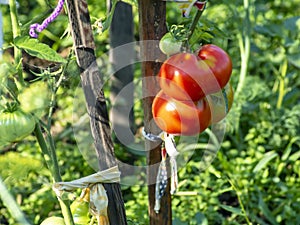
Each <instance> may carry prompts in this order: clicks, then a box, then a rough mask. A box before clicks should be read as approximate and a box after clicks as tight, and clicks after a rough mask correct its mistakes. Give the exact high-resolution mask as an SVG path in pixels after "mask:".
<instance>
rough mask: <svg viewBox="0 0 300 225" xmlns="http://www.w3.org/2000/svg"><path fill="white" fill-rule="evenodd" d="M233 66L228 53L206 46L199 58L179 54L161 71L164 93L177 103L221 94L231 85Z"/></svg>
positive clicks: (159, 75) (169, 59) (165, 63)
mask: <svg viewBox="0 0 300 225" xmlns="http://www.w3.org/2000/svg"><path fill="white" fill-rule="evenodd" d="M231 70H232V64H231V60H230V58H229V56H228V55H227V53H226V52H225V51H223V50H222V49H221V48H219V47H217V46H215V45H205V46H203V47H202V48H201V49H200V51H199V52H198V55H195V54H191V53H178V54H176V55H173V56H171V57H170V58H168V59H167V60H166V61H165V62H164V63H163V64H162V66H161V69H160V71H159V74H158V77H159V80H158V82H159V84H160V87H161V89H162V90H163V91H164V92H165V93H166V94H167V95H169V96H170V97H172V98H175V99H177V100H183V101H185V100H192V101H198V100H199V99H201V98H203V97H204V96H205V95H208V94H211V93H215V92H218V91H219V90H221V89H222V88H223V87H224V86H225V85H226V83H227V82H228V81H229V78H230V75H231Z"/></svg>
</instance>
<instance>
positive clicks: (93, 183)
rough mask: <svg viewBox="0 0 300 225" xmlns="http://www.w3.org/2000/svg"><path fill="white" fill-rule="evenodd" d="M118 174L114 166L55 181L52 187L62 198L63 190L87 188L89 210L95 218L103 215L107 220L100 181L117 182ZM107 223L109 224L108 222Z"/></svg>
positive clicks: (105, 203) (105, 199)
mask: <svg viewBox="0 0 300 225" xmlns="http://www.w3.org/2000/svg"><path fill="white" fill-rule="evenodd" d="M120 174H121V173H120V171H119V169H118V166H114V167H112V168H109V169H107V170H104V171H100V172H97V173H94V174H92V175H89V176H86V177H83V178H80V179H77V180H73V181H69V182H57V183H55V184H53V187H52V188H53V190H54V192H55V194H56V196H57V197H58V198H62V195H63V194H64V192H73V191H75V190H76V189H78V188H80V189H86V188H89V189H90V193H89V196H90V199H89V202H90V212H91V213H92V215H93V216H95V217H96V218H103V217H105V218H106V220H107V221H108V216H107V206H108V197H107V194H106V191H105V189H104V187H103V185H102V183H118V182H120ZM107 225H109V222H108V223H107Z"/></svg>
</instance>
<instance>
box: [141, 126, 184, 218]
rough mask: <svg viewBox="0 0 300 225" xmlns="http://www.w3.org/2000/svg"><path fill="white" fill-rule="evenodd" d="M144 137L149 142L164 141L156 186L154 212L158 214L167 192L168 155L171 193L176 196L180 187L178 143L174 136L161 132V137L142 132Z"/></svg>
mask: <svg viewBox="0 0 300 225" xmlns="http://www.w3.org/2000/svg"><path fill="white" fill-rule="evenodd" d="M142 134H143V136H144V137H145V138H146V139H147V140H149V141H159V140H160V141H163V142H162V144H161V162H160V165H159V168H158V172H157V176H156V186H155V206H154V211H155V212H156V213H158V212H159V210H160V201H161V198H162V197H163V195H164V194H165V192H166V188H167V184H168V172H167V165H166V159H167V155H168V156H169V157H170V171H171V190H170V193H171V194H174V193H175V192H176V190H177V186H178V174H177V172H178V171H177V162H176V157H177V155H178V154H179V152H178V151H177V149H176V143H175V141H174V135H171V134H168V133H166V132H161V133H160V134H159V135H154V134H151V133H147V132H146V131H145V130H143V131H142Z"/></svg>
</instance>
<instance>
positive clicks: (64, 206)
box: [35, 122, 74, 225]
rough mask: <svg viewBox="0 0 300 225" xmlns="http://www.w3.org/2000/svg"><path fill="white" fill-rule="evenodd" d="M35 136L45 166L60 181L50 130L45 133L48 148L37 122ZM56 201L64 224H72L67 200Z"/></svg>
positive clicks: (56, 180) (55, 179)
mask: <svg viewBox="0 0 300 225" xmlns="http://www.w3.org/2000/svg"><path fill="white" fill-rule="evenodd" d="M35 136H36V138H37V141H38V143H39V145H40V148H41V150H42V154H43V156H44V159H45V161H46V164H47V167H48V169H49V170H50V172H51V174H52V177H53V180H54V182H60V181H62V179H61V175H60V170H59V166H58V161H57V157H56V151H55V147H54V142H53V138H52V136H51V133H50V131H48V134H47V139H48V141H49V143H50V144H49V146H50V148H48V146H47V143H46V140H45V138H44V135H43V133H42V130H41V125H40V123H39V122H38V123H37V125H36V127H35ZM58 202H59V204H60V208H61V211H62V214H63V217H64V220H65V223H66V225H74V221H73V216H72V213H71V209H70V203H69V201H67V200H63V199H61V198H58Z"/></svg>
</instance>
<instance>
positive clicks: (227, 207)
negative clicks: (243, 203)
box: [220, 204, 244, 216]
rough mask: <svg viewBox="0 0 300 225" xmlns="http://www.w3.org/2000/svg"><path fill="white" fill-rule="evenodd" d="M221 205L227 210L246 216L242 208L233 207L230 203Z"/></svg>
mask: <svg viewBox="0 0 300 225" xmlns="http://www.w3.org/2000/svg"><path fill="white" fill-rule="evenodd" d="M220 206H221V208H223V209H225V210H226V211H228V212H231V213H233V214H235V215H239V216H244V213H243V212H242V210H241V209H240V208H235V207H232V206H229V205H223V204H221V205H220Z"/></svg>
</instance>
